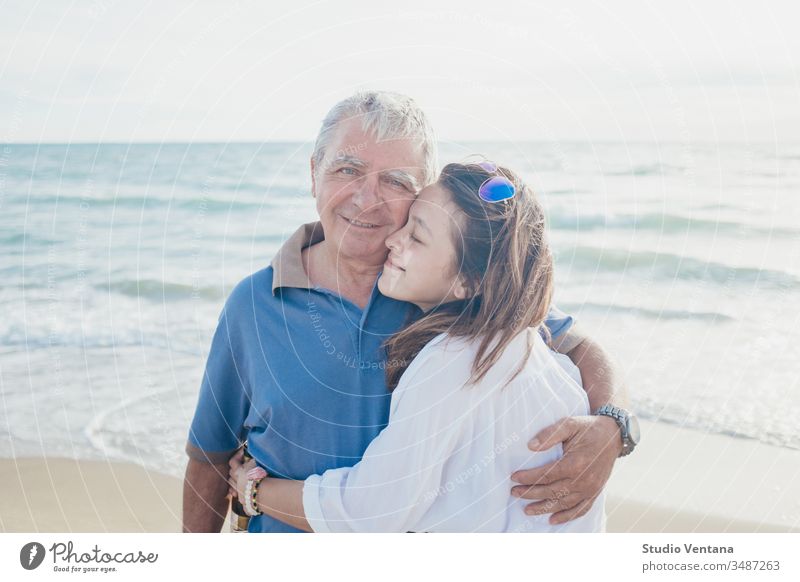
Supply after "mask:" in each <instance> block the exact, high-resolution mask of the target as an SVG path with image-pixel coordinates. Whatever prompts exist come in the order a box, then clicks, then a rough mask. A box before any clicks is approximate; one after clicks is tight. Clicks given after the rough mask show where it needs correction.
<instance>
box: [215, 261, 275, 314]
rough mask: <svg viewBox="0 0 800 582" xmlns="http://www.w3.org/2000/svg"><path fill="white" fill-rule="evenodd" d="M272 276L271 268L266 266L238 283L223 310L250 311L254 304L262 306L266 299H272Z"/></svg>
mask: <svg viewBox="0 0 800 582" xmlns="http://www.w3.org/2000/svg"><path fill="white" fill-rule="evenodd" d="M272 275H273V271H272V267H271V266H267V267H264V268H263V269H260V270H258V271H256V272H255V273H251V274H250V275H248V276H247V277H245V278H244V279H242V280H241V281H239V282H238V283H237V284H236V285H235V286H234V287H233V289H232V290H231V292H230V294H229V295H228V298H227V300H226V301H225V310H226V311H228V312H230V311H238V310H240V309H243V308H245V307H247V308H250V309H252V306H253V304H254V303H256V302H258V303H259V304H262V303H263V302H264V301H265V300H266V298H267V297H272Z"/></svg>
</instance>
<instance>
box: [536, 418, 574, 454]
mask: <svg viewBox="0 0 800 582" xmlns="http://www.w3.org/2000/svg"><path fill="white" fill-rule="evenodd" d="M577 431H578V426H577V423H576V422H575V420H574V419H573V417H567V418H563V419H561V420H559V421H558V422H556V423H554V424H551V425H550V426H547V427H545V428H543V429H542V430H540V431H539V432H538V433H536V436H535V437H533V439H531V441H530V442H529V443H528V448H529V449H531V450H532V451H546V450H547V449H549V448H552V447H554V446H556V445H557V444H558V443H561V442H564V441H565V440H567V439H568V438H572V437H573V436H575V434H576V433H577Z"/></svg>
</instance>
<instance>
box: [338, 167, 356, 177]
mask: <svg viewBox="0 0 800 582" xmlns="http://www.w3.org/2000/svg"><path fill="white" fill-rule="evenodd" d="M339 172H341V173H342V174H345V175H347V176H355V175H356V170H355V168H339Z"/></svg>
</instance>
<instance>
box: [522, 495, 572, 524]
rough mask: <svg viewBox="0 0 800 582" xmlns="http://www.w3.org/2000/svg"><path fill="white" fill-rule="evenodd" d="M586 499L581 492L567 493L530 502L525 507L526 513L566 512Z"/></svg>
mask: <svg viewBox="0 0 800 582" xmlns="http://www.w3.org/2000/svg"><path fill="white" fill-rule="evenodd" d="M584 499H585V497H584V496H583V495H582V494H581V493H567V494H566V495H563V496H559V497H556V498H553V499H544V500H542V501H537V502H536V503H529V504H528V505H527V506H526V507H525V513H526V514H527V515H544V514H546V513H559V512H566V511H568V510H571V509H573V508H574V507H575V506H576V505H577V504H579V503H580V502H581V501H583V500H584ZM567 521H569V520H567ZM551 523H552V519H551Z"/></svg>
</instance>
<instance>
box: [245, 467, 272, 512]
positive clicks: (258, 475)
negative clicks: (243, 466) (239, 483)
mask: <svg viewBox="0 0 800 582" xmlns="http://www.w3.org/2000/svg"><path fill="white" fill-rule="evenodd" d="M266 476H267V472H266V471H265V470H264V469H262V468H261V467H255V468H253V469H250V471H248V472H247V485H245V487H244V500H243V501H244V504H243V505H244V511H245V513H246V514H247V515H249V516H250V517H256V516H258V515H261V514H262V512H261V511H260V510H259V509H258V501H257V499H256V497H257V496H258V484H259V483H261V481H262V479H264V477H266Z"/></svg>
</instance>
